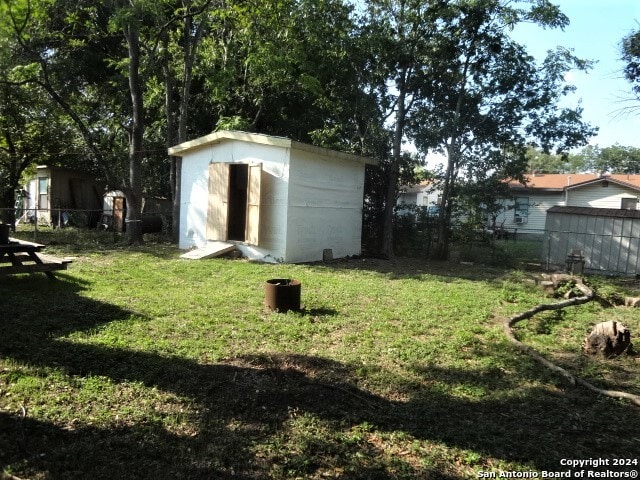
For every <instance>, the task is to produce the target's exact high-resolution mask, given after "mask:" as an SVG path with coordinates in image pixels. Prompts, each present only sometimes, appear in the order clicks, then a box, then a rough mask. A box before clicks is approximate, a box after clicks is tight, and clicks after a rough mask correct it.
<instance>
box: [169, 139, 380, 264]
mask: <svg viewBox="0 0 640 480" xmlns="http://www.w3.org/2000/svg"><path fill="white" fill-rule="evenodd" d="M169 154H170V155H173V156H178V157H182V162H181V169H180V172H181V183H180V185H181V201H180V232H179V239H180V240H179V246H180V248H182V249H189V248H193V247H205V246H206V245H207V243H208V242H213V241H224V242H232V243H234V244H235V245H236V248H238V249H239V250H240V251H241V252H242V253H243V254H244V256H246V257H248V258H250V259H254V260H261V261H267V262H290V263H295V262H309V261H317V260H322V259H323V258H326V257H327V256H328V255H330V256H332V257H335V258H339V257H344V256H349V255H358V254H360V252H361V230H362V207H363V197H364V175H365V165H366V164H375V163H376V162H375V161H374V160H372V159H369V158H364V157H360V156H357V155H351V154H346V153H342V152H338V151H334V150H329V149H326V148H320V147H315V146H312V145H307V144H304V143H299V142H295V141H292V140H290V139H287V138H282V137H275V136H268V135H261V134H253V133H246V132H238V131H221V132H215V133H212V134H210V135H207V136H204V137H201V138H198V139H195V140H192V141H189V142H186V143H183V144H180V145H177V146H175V147H172V148H170V149H169Z"/></svg>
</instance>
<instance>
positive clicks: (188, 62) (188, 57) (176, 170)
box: [165, 1, 204, 243]
mask: <svg viewBox="0 0 640 480" xmlns="http://www.w3.org/2000/svg"><path fill="white" fill-rule="evenodd" d="M184 5H185V7H186V10H187V11H188V10H189V7H190V5H191V1H185V2H184ZM203 22H204V20H203V21H202V22H200V23H199V24H198V25H197V26H196V27H195V32H194V25H193V15H186V16H185V17H184V29H183V32H184V42H183V47H182V48H183V53H184V64H183V70H182V86H181V91H180V103H179V105H178V106H177V111H176V104H175V102H173V101H172V99H171V98H167V103H166V108H167V125H168V128H171V129H172V135H171V137H170V138H171V139H172V143H171V144H170V145H169V146H173V145H175V144H180V143H183V142H186V141H187V122H188V120H189V106H190V101H191V85H192V83H193V66H194V64H195V59H196V51H197V48H198V45H199V43H200V39H201V38H202V32H203V29H204V23H203ZM170 75H171V72H170V71H169V68H168V65H167V69H166V72H165V78H166V79H167V84H166V88H167V95H168V96H169V95H171V94H173V87H174V84H173V81H172V80H171V79H170ZM176 114H177V115H176ZM176 117H177V119H178V126H177V136H175V135H173V134H175V133H176V132H175V119H176ZM169 126H170V127H169ZM168 138H169V136H168ZM173 140H175V143H174V142H173ZM181 170H182V159H181V158H180V157H171V180H170V181H171V197H172V200H173V205H172V206H173V209H172V217H173V219H172V238H173V241H174V242H176V243H178V242H179V240H180V198H181V195H180V182H181Z"/></svg>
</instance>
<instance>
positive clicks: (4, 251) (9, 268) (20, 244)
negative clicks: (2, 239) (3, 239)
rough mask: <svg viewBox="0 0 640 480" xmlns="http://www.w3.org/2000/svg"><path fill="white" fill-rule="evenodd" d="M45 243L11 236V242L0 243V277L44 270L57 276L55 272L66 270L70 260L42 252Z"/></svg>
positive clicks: (47, 274)
mask: <svg viewBox="0 0 640 480" xmlns="http://www.w3.org/2000/svg"><path fill="white" fill-rule="evenodd" d="M44 248H45V245H42V244H40V243H33V242H27V241H26V240H19V239H17V238H11V237H9V243H0V277H2V276H6V275H15V274H18V273H35V272H43V273H44V274H45V275H46V276H47V277H49V278H55V277H54V275H53V272H54V271H56V270H66V269H67V264H68V263H70V260H65V259H62V258H56V257H51V256H49V255H45V254H43V253H41V251H42V249H44Z"/></svg>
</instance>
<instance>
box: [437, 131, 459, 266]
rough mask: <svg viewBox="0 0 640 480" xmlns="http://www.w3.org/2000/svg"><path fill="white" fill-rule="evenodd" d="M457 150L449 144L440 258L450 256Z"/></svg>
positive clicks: (441, 208)
mask: <svg viewBox="0 0 640 480" xmlns="http://www.w3.org/2000/svg"><path fill="white" fill-rule="evenodd" d="M456 154H457V152H456V150H455V147H454V146H453V145H452V144H448V145H447V158H448V160H447V169H446V171H445V176H444V183H443V185H442V200H441V203H440V213H439V217H438V240H437V243H436V248H435V253H434V257H435V258H437V259H439V260H447V259H448V258H449V243H450V241H451V214H452V212H453V194H454V192H453V189H454V186H455V179H456V176H457V160H456Z"/></svg>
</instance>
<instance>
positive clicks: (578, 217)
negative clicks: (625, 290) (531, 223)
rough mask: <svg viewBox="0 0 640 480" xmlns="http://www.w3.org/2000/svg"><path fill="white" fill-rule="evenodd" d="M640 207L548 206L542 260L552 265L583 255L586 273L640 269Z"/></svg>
mask: <svg viewBox="0 0 640 480" xmlns="http://www.w3.org/2000/svg"><path fill="white" fill-rule="evenodd" d="M639 249H640V211H638V210H631V209H630V210H625V209H618V208H591V207H552V208H550V209H549V210H547V218H546V224H545V240H544V244H543V249H542V250H543V251H542V263H543V265H547V266H549V267H553V266H555V267H559V266H564V265H566V264H567V261H568V259H570V258H576V257H578V256H580V257H582V258H583V260H584V272H585V273H598V274H606V275H637V274H638V273H640V255H639Z"/></svg>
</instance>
